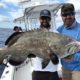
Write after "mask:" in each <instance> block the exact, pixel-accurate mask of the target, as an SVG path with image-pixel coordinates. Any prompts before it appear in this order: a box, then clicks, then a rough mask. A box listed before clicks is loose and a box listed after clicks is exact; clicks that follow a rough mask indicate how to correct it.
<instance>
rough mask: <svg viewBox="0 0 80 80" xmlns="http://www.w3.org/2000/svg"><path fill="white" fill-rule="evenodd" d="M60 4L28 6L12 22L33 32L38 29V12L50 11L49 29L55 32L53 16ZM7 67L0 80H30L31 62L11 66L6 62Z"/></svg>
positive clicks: (59, 69) (26, 61)
mask: <svg viewBox="0 0 80 80" xmlns="http://www.w3.org/2000/svg"><path fill="white" fill-rule="evenodd" d="M62 5H63V4H62V3H56V4H41V5H40V4H39V5H32V6H28V7H26V8H25V9H24V14H23V16H21V17H19V18H16V19H14V22H15V23H16V22H20V23H24V24H25V28H26V31H28V30H34V29H37V28H39V26H38V25H39V21H38V19H39V14H40V11H41V10H43V9H48V10H50V11H51V15H52V21H51V26H52V27H51V28H52V30H53V31H55V30H56V24H55V16H57V15H56V13H57V12H58V10H59V9H60V8H61V6H62ZM4 63H5V61H4ZM6 65H7V66H6V67H5V69H4V71H3V73H2V76H1V78H0V80H32V71H33V69H32V66H33V60H32V59H29V58H28V59H26V60H25V61H24V62H23V63H22V64H20V65H12V64H11V63H9V62H7V64H6ZM58 72H59V76H60V78H61V77H62V73H61V65H60V64H59V68H58Z"/></svg>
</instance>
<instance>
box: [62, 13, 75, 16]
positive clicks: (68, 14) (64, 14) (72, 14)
mask: <svg viewBox="0 0 80 80" xmlns="http://www.w3.org/2000/svg"><path fill="white" fill-rule="evenodd" d="M74 15H75V12H70V13H62V14H61V16H63V17H67V16H74Z"/></svg>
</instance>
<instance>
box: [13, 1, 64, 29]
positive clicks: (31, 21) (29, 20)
mask: <svg viewBox="0 0 80 80" xmlns="http://www.w3.org/2000/svg"><path fill="white" fill-rule="evenodd" d="M62 5H63V3H54V4H44V5H37V6H31V7H27V8H25V10H24V14H23V16H22V17H19V18H16V19H14V22H20V23H23V22H24V23H25V26H27V29H29V30H30V29H32V28H34V27H32V25H33V26H37V25H38V24H39V22H38V23H37V24H36V21H38V19H39V15H40V11H41V10H43V9H48V10H50V12H51V16H52V23H51V24H52V26H54V28H55V26H56V25H55V16H56V13H57V11H58V10H59V9H60V8H61V6H62ZM36 28H38V27H36Z"/></svg>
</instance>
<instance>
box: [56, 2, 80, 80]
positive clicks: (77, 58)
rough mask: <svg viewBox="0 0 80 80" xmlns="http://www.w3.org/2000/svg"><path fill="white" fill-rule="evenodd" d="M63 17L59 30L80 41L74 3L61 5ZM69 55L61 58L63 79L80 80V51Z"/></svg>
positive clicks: (79, 27)
mask: <svg viewBox="0 0 80 80" xmlns="http://www.w3.org/2000/svg"><path fill="white" fill-rule="evenodd" d="M61 17H62V20H63V25H62V26H60V27H59V28H58V29H57V30H58V32H59V33H61V34H64V35H67V36H69V37H71V38H72V39H75V40H77V41H80V24H79V23H78V22H77V21H76V19H75V8H74V5H73V4H70V3H67V4H64V5H63V6H62V7H61ZM69 57H70V56H69ZM69 57H66V58H62V59H61V63H62V72H63V80H80V72H79V71H80V51H78V52H76V53H75V54H74V55H72V56H71V58H69Z"/></svg>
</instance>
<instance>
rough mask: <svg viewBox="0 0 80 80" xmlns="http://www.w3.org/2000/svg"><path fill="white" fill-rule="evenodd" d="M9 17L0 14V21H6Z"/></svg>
mask: <svg viewBox="0 0 80 80" xmlns="http://www.w3.org/2000/svg"><path fill="white" fill-rule="evenodd" d="M7 21H9V18H8V17H7V16H3V15H0V22H7Z"/></svg>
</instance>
